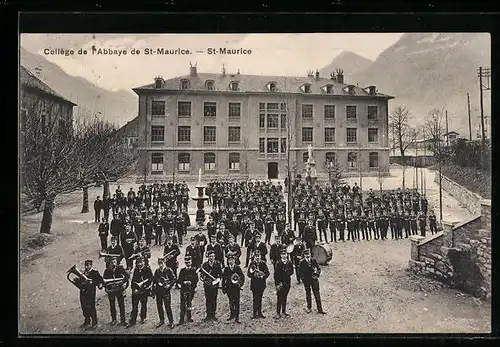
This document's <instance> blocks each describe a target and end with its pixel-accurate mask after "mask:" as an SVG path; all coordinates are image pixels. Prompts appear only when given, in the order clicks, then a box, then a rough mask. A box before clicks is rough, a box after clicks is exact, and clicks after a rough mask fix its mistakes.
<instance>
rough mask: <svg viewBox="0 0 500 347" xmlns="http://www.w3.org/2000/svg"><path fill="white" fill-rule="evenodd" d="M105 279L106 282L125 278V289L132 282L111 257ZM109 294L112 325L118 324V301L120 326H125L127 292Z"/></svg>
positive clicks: (119, 291)
mask: <svg viewBox="0 0 500 347" xmlns="http://www.w3.org/2000/svg"><path fill="white" fill-rule="evenodd" d="M103 278H104V279H106V280H109V279H115V278H123V279H124V281H123V287H125V285H126V284H127V283H128V282H129V280H130V275H129V273H128V272H127V271H126V270H125V269H124V268H123V267H122V266H121V265H118V261H117V259H116V258H115V257H110V258H109V260H108V266H107V268H106V270H104V274H103ZM107 294H108V299H109V308H110V311H111V325H115V324H116V301H118V308H119V309H120V325H125V324H126V322H125V290H118V291H113V292H108V293H107Z"/></svg>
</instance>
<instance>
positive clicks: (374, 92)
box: [368, 86, 377, 95]
mask: <svg viewBox="0 0 500 347" xmlns="http://www.w3.org/2000/svg"><path fill="white" fill-rule="evenodd" d="M368 89H369V94H370V95H375V94H377V88H376V87H375V86H369V87H368Z"/></svg>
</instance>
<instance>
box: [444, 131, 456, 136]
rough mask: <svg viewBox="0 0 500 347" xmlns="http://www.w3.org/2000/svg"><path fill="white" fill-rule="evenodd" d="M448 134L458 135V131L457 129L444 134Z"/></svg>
mask: <svg viewBox="0 0 500 347" xmlns="http://www.w3.org/2000/svg"><path fill="white" fill-rule="evenodd" d="M448 135H458V133H457V132H456V131H449V132H447V133H446V134H444V135H443V136H448Z"/></svg>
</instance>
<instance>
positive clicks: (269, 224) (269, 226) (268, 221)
mask: <svg viewBox="0 0 500 347" xmlns="http://www.w3.org/2000/svg"><path fill="white" fill-rule="evenodd" d="M274 224H275V222H274V219H273V216H272V215H271V213H270V212H269V213H268V214H267V216H266V218H265V220H264V225H265V231H266V239H265V243H267V244H268V245H270V244H271V234H272V233H273V230H274Z"/></svg>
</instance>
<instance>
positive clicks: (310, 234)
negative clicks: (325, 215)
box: [303, 219, 316, 249]
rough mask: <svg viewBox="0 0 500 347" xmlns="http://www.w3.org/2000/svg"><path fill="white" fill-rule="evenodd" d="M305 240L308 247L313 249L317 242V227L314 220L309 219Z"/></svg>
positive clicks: (305, 229)
mask: <svg viewBox="0 0 500 347" xmlns="http://www.w3.org/2000/svg"><path fill="white" fill-rule="evenodd" d="M303 240H304V241H305V243H306V247H307V248H309V249H311V248H312V247H313V246H314V244H315V243H316V227H315V226H314V220H312V219H309V220H308V221H307V226H306V227H305V228H304V236H303Z"/></svg>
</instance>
